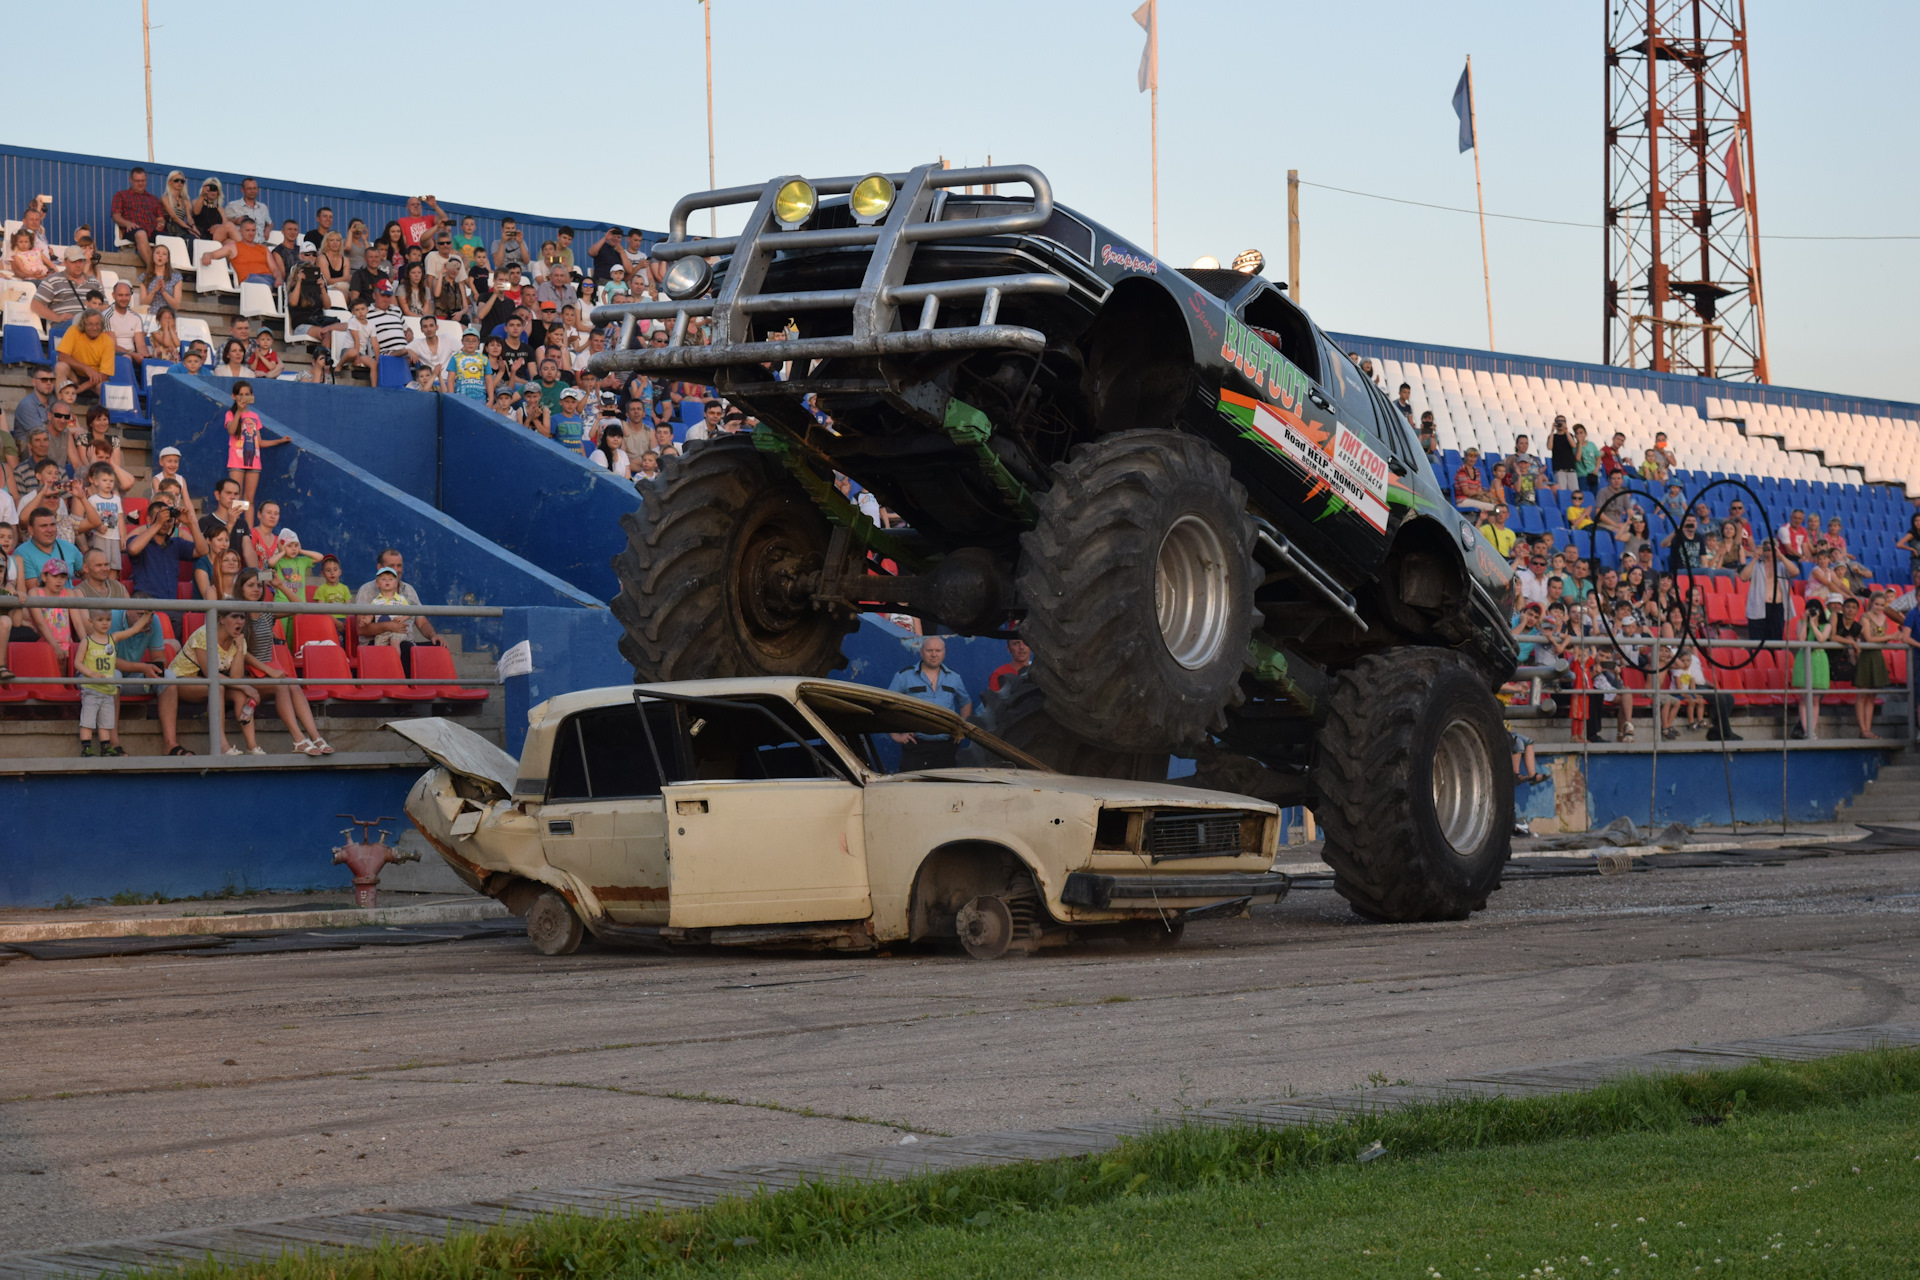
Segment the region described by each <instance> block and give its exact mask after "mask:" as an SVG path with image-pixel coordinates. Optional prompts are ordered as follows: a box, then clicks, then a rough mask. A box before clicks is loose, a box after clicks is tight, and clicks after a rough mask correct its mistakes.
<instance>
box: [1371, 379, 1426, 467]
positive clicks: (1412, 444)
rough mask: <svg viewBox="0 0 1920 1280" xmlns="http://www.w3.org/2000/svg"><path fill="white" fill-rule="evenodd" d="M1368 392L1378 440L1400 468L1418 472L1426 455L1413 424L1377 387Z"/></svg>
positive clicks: (1424, 461)
mask: <svg viewBox="0 0 1920 1280" xmlns="http://www.w3.org/2000/svg"><path fill="white" fill-rule="evenodd" d="M1369 391H1370V392H1371V393H1372V396H1373V416H1374V417H1376V418H1378V419H1379V420H1380V438H1381V439H1382V440H1384V441H1385V442H1386V443H1387V445H1388V446H1389V447H1390V448H1391V449H1392V451H1393V456H1394V457H1395V458H1397V459H1399V461H1400V465H1401V466H1403V467H1406V468H1407V469H1408V470H1409V471H1418V470H1419V469H1420V468H1421V467H1423V466H1425V465H1426V461H1427V453H1426V450H1424V449H1422V448H1421V447H1420V436H1419V434H1418V433H1417V432H1415V431H1414V429H1413V424H1412V423H1411V422H1408V421H1407V420H1406V418H1405V417H1404V416H1402V414H1401V413H1400V411H1399V410H1398V409H1396V408H1394V407H1393V401H1391V400H1389V399H1387V393H1386V392H1384V391H1382V390H1381V389H1380V388H1379V387H1370V388H1369Z"/></svg>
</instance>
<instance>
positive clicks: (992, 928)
mask: <svg viewBox="0 0 1920 1280" xmlns="http://www.w3.org/2000/svg"><path fill="white" fill-rule="evenodd" d="M954 924H955V926H956V927H957V929H958V932H959V934H960V945H961V946H963V947H965V948H966V949H967V954H968V955H970V956H972V957H973V958H974V959H975V960H998V959H999V958H1000V957H1001V956H1003V955H1005V954H1006V953H1007V948H1008V947H1009V946H1010V945H1012V943H1013V912H1011V911H1009V910H1008V909H1007V903H1006V900H1005V899H1004V898H996V897H994V896H992V895H991V894H982V895H980V896H979V897H977V898H975V899H974V900H973V901H971V902H969V903H967V905H966V906H964V907H962V908H960V913H959V914H958V915H957V916H955V917H954Z"/></svg>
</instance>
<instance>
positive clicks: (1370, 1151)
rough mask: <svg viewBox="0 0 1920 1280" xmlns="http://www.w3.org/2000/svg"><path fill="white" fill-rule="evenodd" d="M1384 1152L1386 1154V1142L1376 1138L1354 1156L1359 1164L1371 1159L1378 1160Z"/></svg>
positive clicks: (1368, 1161)
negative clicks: (1370, 1144) (1371, 1143)
mask: <svg viewBox="0 0 1920 1280" xmlns="http://www.w3.org/2000/svg"><path fill="white" fill-rule="evenodd" d="M1386 1154H1387V1146H1386V1144H1385V1143H1384V1142H1380V1141H1378V1140H1376V1141H1375V1142H1374V1143H1373V1145H1372V1146H1370V1147H1368V1148H1367V1149H1366V1150H1364V1151H1362V1152H1361V1153H1360V1154H1359V1156H1357V1157H1356V1158H1357V1159H1358V1160H1359V1161H1360V1163H1361V1164H1367V1163H1370V1162H1371V1161H1374V1160H1378V1159H1379V1158H1380V1157H1381V1156H1383V1155H1386Z"/></svg>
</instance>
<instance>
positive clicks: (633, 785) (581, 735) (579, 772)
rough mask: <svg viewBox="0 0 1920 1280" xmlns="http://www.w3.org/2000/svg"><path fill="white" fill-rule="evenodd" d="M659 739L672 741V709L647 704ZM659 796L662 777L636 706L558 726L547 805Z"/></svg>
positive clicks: (579, 716) (580, 715) (579, 715)
mask: <svg viewBox="0 0 1920 1280" xmlns="http://www.w3.org/2000/svg"><path fill="white" fill-rule="evenodd" d="M647 711H648V712H649V713H650V720H649V722H650V723H651V724H652V726H653V729H654V733H655V735H656V736H658V737H661V738H662V739H664V740H666V741H669V742H670V741H672V739H673V737H674V735H675V730H674V725H673V716H672V709H671V708H669V707H664V706H661V705H659V704H654V703H649V704H647ZM659 794H660V771H659V770H658V769H657V768H655V767H654V761H653V752H652V751H651V750H650V749H648V747H647V735H646V732H645V730H643V729H642V728H641V725H640V714H639V712H637V711H636V710H635V708H634V706H633V704H632V703H624V704H620V705H616V706H611V707H595V708H593V709H592V710H590V711H580V712H576V713H575V714H573V715H570V716H568V717H567V718H566V719H565V720H563V721H561V722H560V728H559V730H558V731H557V732H556V733H555V734H554V739H553V762H552V764H551V765H550V766H549V767H548V773H547V802H548V803H549V804H553V803H556V802H559V801H578V800H629V799H633V798H635V797H641V796H657V795H659Z"/></svg>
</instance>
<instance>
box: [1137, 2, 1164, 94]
mask: <svg viewBox="0 0 1920 1280" xmlns="http://www.w3.org/2000/svg"><path fill="white" fill-rule="evenodd" d="M1156 3H1157V0H1147V2H1146V3H1145V4H1143V5H1141V6H1140V7H1139V8H1138V9H1135V10H1134V11H1133V20H1134V21H1135V22H1137V23H1139V24H1140V29H1141V30H1142V31H1145V32H1146V33H1147V47H1146V48H1144V49H1142V50H1141V51H1140V92H1142V93H1145V92H1146V91H1147V90H1149V89H1157V88H1159V87H1160V48H1159V38H1158V27H1157V25H1156V24H1155V22H1154V20H1153V6H1154V5H1155V4H1156Z"/></svg>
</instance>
